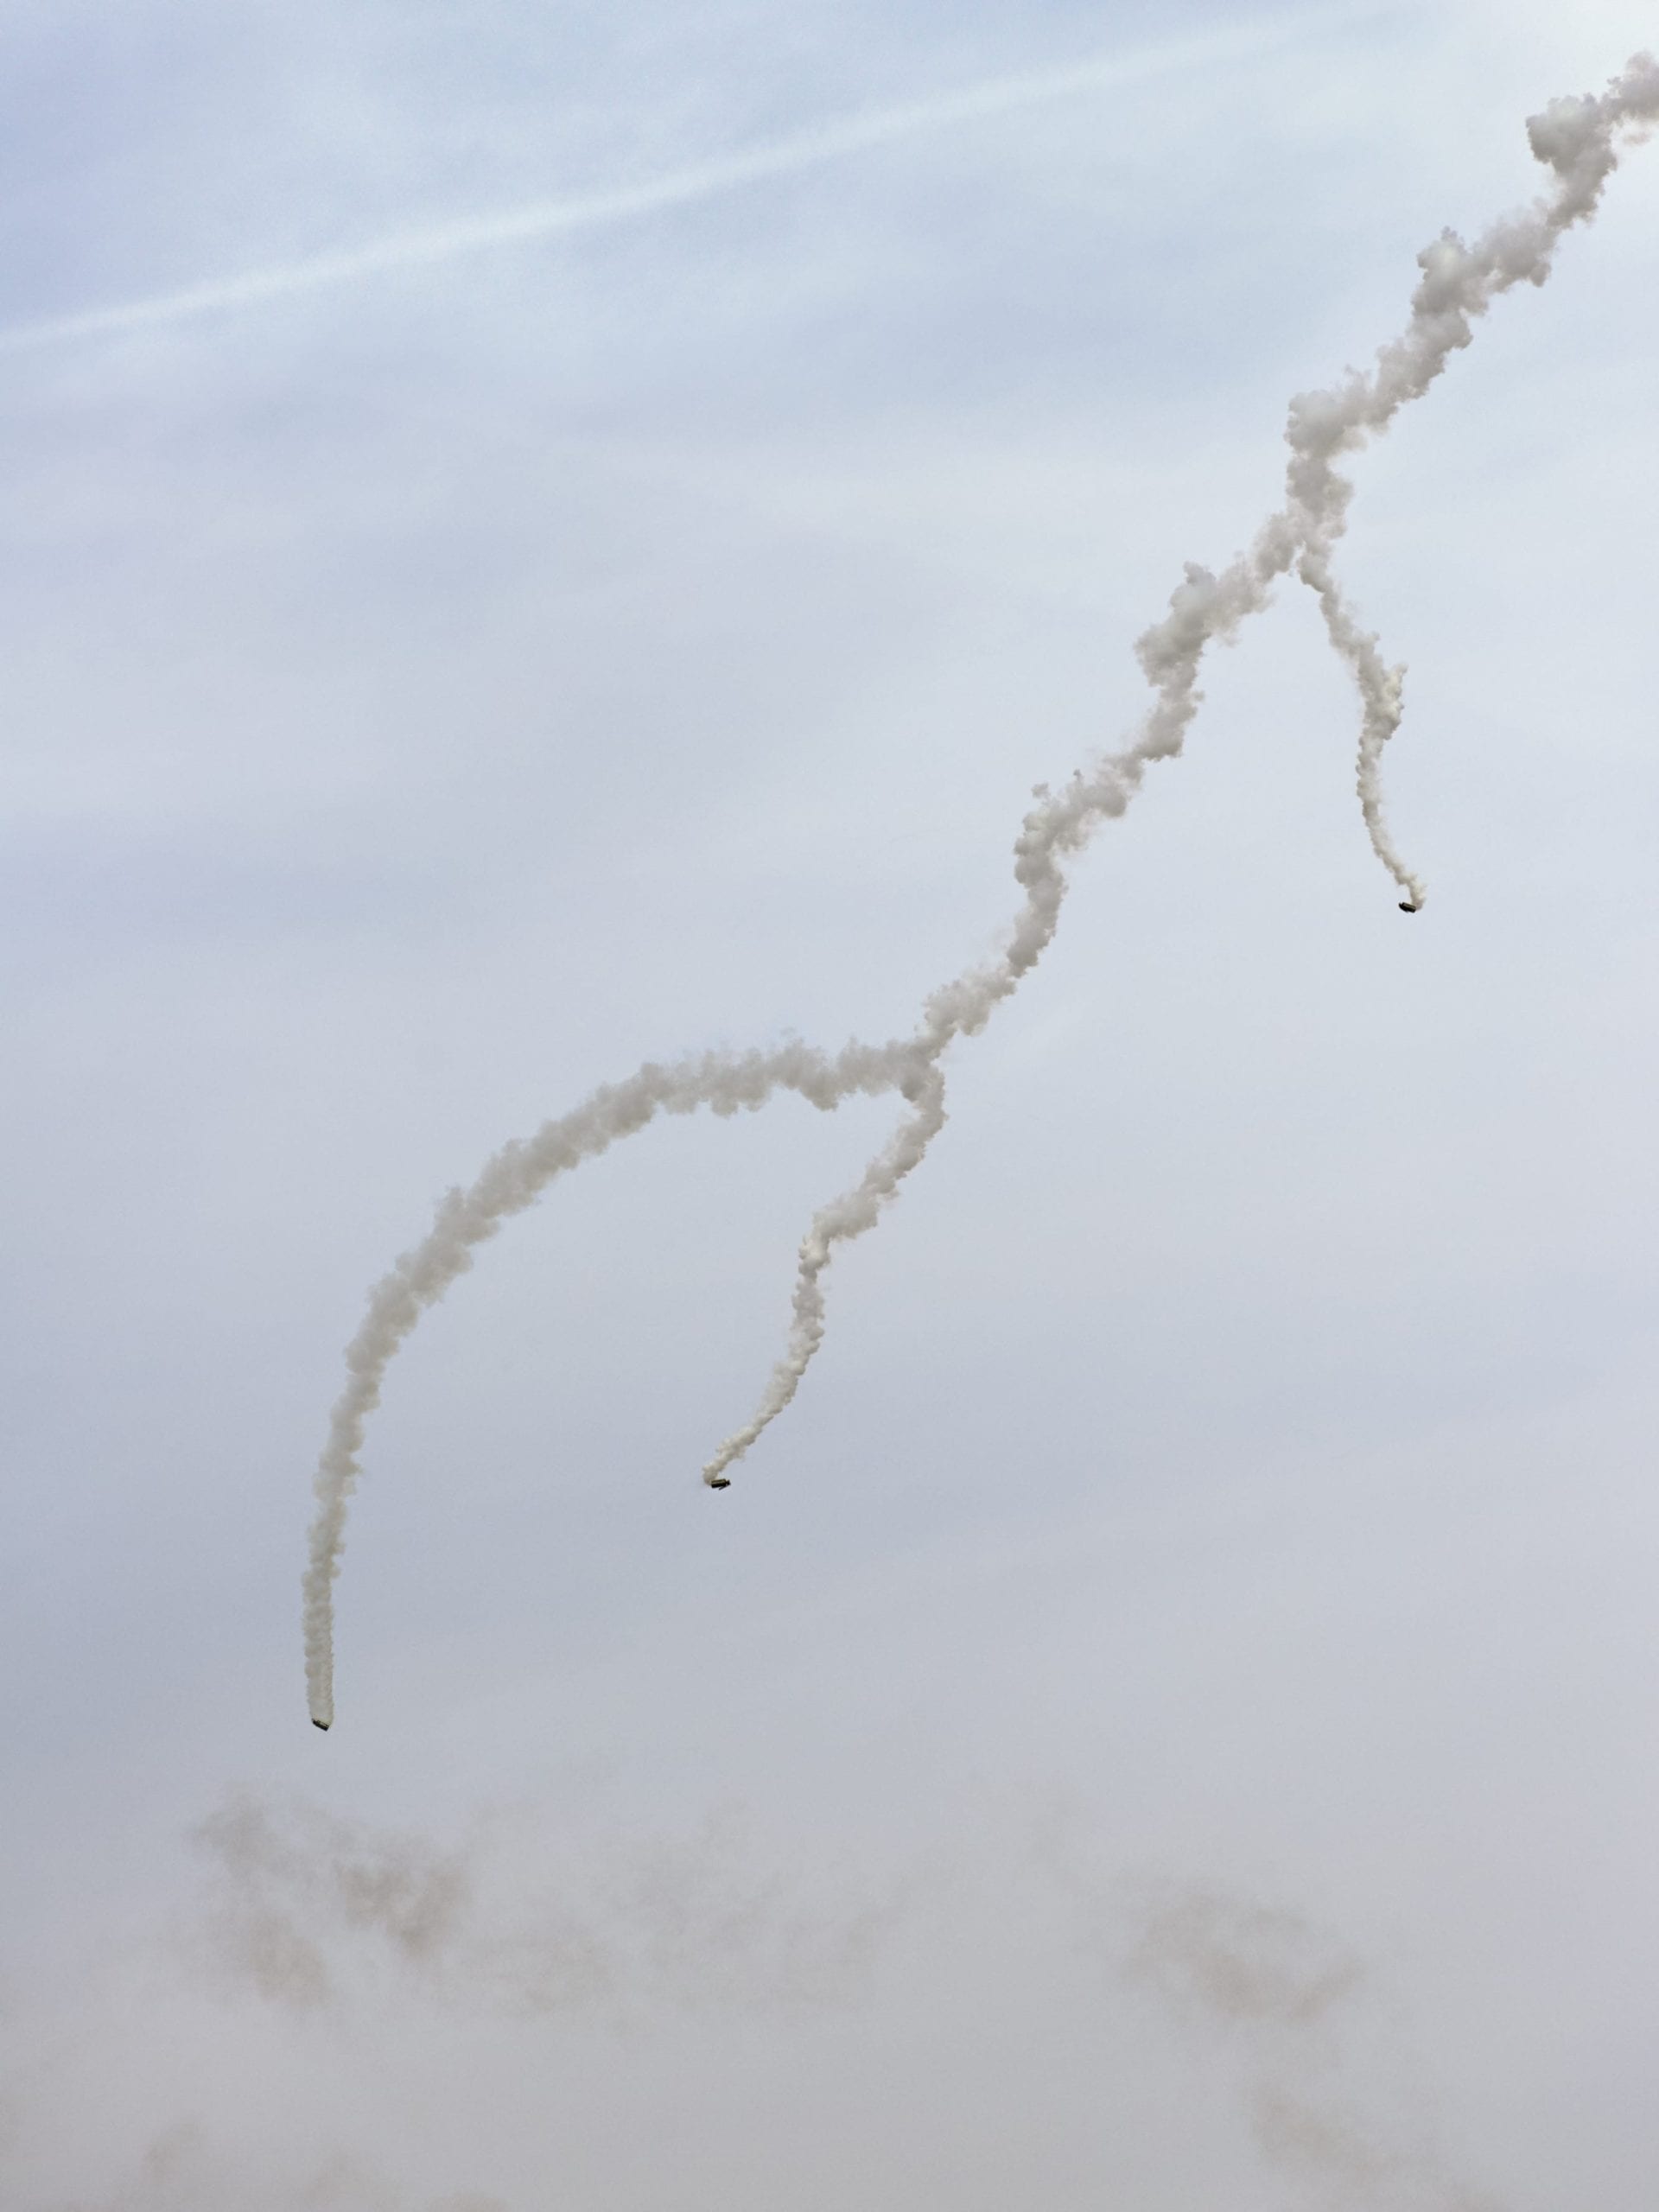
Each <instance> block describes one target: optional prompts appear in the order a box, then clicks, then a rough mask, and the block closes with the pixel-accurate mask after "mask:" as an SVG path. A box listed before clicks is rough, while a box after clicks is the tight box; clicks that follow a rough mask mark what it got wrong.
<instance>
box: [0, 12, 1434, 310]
mask: <svg viewBox="0 0 1659 2212" xmlns="http://www.w3.org/2000/svg"><path fill="white" fill-rule="evenodd" d="M1393 12H1395V10H1394V9H1392V8H1390V7H1389V6H1387V5H1385V4H1379V0H1370V4H1363V5H1358V6H1350V7H1336V8H1321V9H1314V10H1304V11H1302V12H1300V13H1297V14H1294V15H1287V16H1274V17H1272V18H1270V19H1269V20H1268V21H1267V22H1255V23H1248V24H1246V23H1241V24H1237V25H1235V26H1232V27H1230V28H1229V29H1224V30H1217V31H1207V32H1204V33H1201V34H1199V35H1197V36H1195V37H1192V38H1186V39H1173V40H1170V41H1166V42H1163V43H1160V44H1159V45H1156V46H1148V47H1141V48H1136V49H1135V51H1133V52H1131V53H1128V54H1100V55H1096V56H1095V57H1093V58H1092V59H1090V60H1087V61H1081V62H1076V63H1073V64H1071V66H1069V67H1065V68H1060V69H1046V70H1036V71H1030V72H1027V73H1025V74H1023V75H1020V76H1013V77H997V78H993V79H989V80H988V81H987V82H982V83H980V84H977V85H969V86H963V88H962V89H961V90H960V91H958V92H944V93H939V94H936V95H935V96H934V97H933V98H931V99H925V100H912V101H908V102H906V103H905V104H903V105H899V106H895V107H883V108H874V109H871V110H869V111H867V112H865V113H864V114H861V115H856V114H855V115H850V116H845V117H842V118H841V119H840V120H838V121H836V122H832V123H825V124H819V125H817V127H816V128H815V129H813V130H804V131H799V132H797V133H795V134H793V135H792V136H791V137H787V138H779V139H774V140H773V141H772V143H770V144H768V145H763V146H754V147H751V148H749V149H747V151H744V152H740V153H735V154H726V155H721V156H717V157H716V158H715V159H714V160H712V161H707V162H697V163H696V164H695V165H694V166H692V167H690V168H683V169H673V170H670V171H669V172H667V173H666V174H665V175H661V176H655V177H646V178H644V179H642V180H641V181H640V182H639V183H638V184H627V185H617V186H613V187H611V188H606V189H601V190H599V191H595V192H587V193H579V194H574V195H572V196H571V197H569V198H568V199H561V200H536V201H533V202H531V204H530V205H529V206H528V207H515V208H506V209H503V210H502V211H501V212H500V213H497V214H493V215H479V216H474V217H469V218H467V219H464V220H461V221H458V222H453V223H442V224H438V225H435V226H433V227H432V228H430V229H428V230H421V231H408V232H403V233H401V234H399V233H394V234H393V235H392V236H391V237H390V238H374V239H371V240H370V241H369V243H368V244H367V245H360V246H349V247H346V248H343V249H341V250H340V251H336V252H333V253H320V254H311V255H308V256H307V257H305V258H304V259H303V260H301V261H289V262H283V263H280V264H277V265H276V266H275V267H272V268H269V269H255V270H248V271H246V272H245V274H244V275H242V276H239V277H221V278H214V279H212V280H210V281H208V282H207V283H200V284H191V285H188V286H186V287H185V288H184V289H182V290H180V291H176V292H163V293H159V294H157V295H156V296H155V297H153V298H151V299H145V300H129V301H125V302H121V303H118V304H117V305H116V306H113V307H107V308H88V309H86V311H85V312H83V313H80V314H77V315H57V316H54V317H52V318H50V319H49V320H45V321H39V322H32V323H24V324H20V325H18V326H17V327H14V328H12V329H10V330H0V353H20V352H24V351H31V350H33V349H34V348H35V347H38V346H52V345H58V344H61V343H63V342H64V341H66V340H71V339H77V338H112V337H119V336H120V335H121V334H123V333H124V332H129V331H139V330H148V329H151V328H154V327H156V326H157V325H159V324H164V323H173V322H184V321H189V320H190V319H191V318H193V317H194V316H196V315H207V314H210V313H212V312H213V310H215V309H219V308H244V307H257V306H259V305H261V304H262V303H263V302H265V301H268V300H280V299H290V298H293V297H294V296H296V295H298V294H300V293H303V292H317V291H324V290H327V289H330V288H332V287H334V286H338V285H344V284H351V283H356V282H358V281H359V280H360V279H362V278H364V277H378V276H382V275H385V274H387V273H389V272H391V271H392V270H399V269H416V268H427V267H430V266H432V265H433V264H436V263H440V262H445V261H453V260H456V259H458V258H459V257H461V256H463V255H466V254H471V253H480V252H482V251H485V250H486V249H487V248H489V247H492V246H504V245H524V244H525V243H527V242H529V241H531V240H533V239H537V238H562V237H570V236H573V235H574V234H575V233H576V232H582V231H597V230H605V229H608V228H610V227H611V226H613V225H615V224H618V223H626V222H633V221H637V220H639V219H640V218H641V217H643V216H647V215H655V214H661V213H666V212H667V211H668V210H670V209H671V208H675V207H690V206H691V205H693V204H695V203H696V201H699V200H714V199H717V198H719V197H721V195H722V194H726V193H729V192H737V191H741V189H743V188H744V187H746V186H747V185H753V184H761V183H764V182H766V181H767V180H768V179H770V178H772V177H782V176H790V175H795V174H797V173H798V172H799V171H802V170H805V169H811V168H820V167H822V166H823V164H824V163H826V162H836V161H842V160H844V159H846V158H847V157H848V156H850V155H854V154H860V153H863V152H865V151H867V150H868V149H870V148H873V147H877V146H887V145H893V144H897V143H899V142H900V141H902V140H904V139H906V138H916V137H923V136H925V134H927V133H929V132H931V131H936V130H950V129H953V128H955V127H956V126H957V125H959V124H969V123H978V122H982V121H985V120H987V119H988V118H992V117H995V116H999V115H1011V114H1014V113H1015V112H1017V111H1019V110H1020V109H1022V108H1033V107H1042V106H1046V105H1052V104H1053V103H1054V102H1056V101H1060V100H1070V99H1081V98H1084V97H1085V96H1086V95H1087V94H1089V93H1091V92H1109V91H1113V90H1115V89H1117V88H1119V87H1121V86H1131V85H1138V84H1145V83H1148V82H1150V81H1151V80H1152V79H1154V78H1157V77H1167V76H1174V75H1178V74H1179V73H1181V72H1182V71H1184V70H1192V69H1201V68H1213V67H1217V66H1218V65H1220V64H1222V63H1224V62H1228V61H1236V60H1245V59H1246V58H1248V57H1249V56H1250V55H1253V54H1269V53H1272V52H1273V51H1274V50H1275V49H1276V48H1279V47H1281V46H1285V45H1287V44H1290V43H1292V42H1294V41H1296V40H1298V39H1301V38H1306V37H1307V36H1308V35H1310V34H1313V33H1317V32H1319V31H1325V30H1333V29H1342V28H1344V27H1346V26H1348V25H1350V24H1351V23H1353V22H1357V21H1358V22H1363V21H1366V20H1369V19H1371V18H1373V17H1376V16H1379V15H1386V14H1390V13H1393Z"/></svg>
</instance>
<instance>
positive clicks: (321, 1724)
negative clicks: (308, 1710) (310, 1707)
mask: <svg viewBox="0 0 1659 2212" xmlns="http://www.w3.org/2000/svg"><path fill="white" fill-rule="evenodd" d="M311 1726H313V1727H314V1728H321V1729H322V1730H323V1731H324V1732H325V1733H326V1732H327V1728H328V1723H327V1721H326V1720H319V1719H318V1718H317V1716H316V1714H315V1713H313V1714H312V1716H311Z"/></svg>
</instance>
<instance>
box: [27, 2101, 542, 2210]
mask: <svg viewBox="0 0 1659 2212" xmlns="http://www.w3.org/2000/svg"><path fill="white" fill-rule="evenodd" d="M230 2206H235V2207H237V2208H238V2212H508V2208H507V2206H506V2204H505V2202H503V2200H502V2199H501V2198H500V2197H499V2196H480V2195H479V2194H478V2192H477V2191H475V2190H462V2191H461V2193H460V2194H459V2195H458V2196H457V2195H453V2194H452V2195H448V2196H440V2197H431V2196H426V2195H425V2194H424V2193H423V2194H422V2196H420V2197H419V2198H418V2199H417V2200H411V2199H410V2197H409V2196H406V2195H405V2194H404V2191H403V2190H400V2189H397V2188H396V2187H394V2186H393V2185H392V2184H391V2183H390V2182H387V2181H386V2180H385V2179H383V2178H382V2177H381V2176H380V2175H378V2174H377V2173H376V2172H375V2171H373V2169H372V2168H371V2167H369V2166H365V2164H362V2163H361V2161H360V2160H359V2159H356V2158H348V2157H346V2156H344V2155H343V2154H340V2155H336V2156H334V2157H333V2158H327V2159H325V2160H324V2161H323V2162H322V2164H321V2165H318V2166H315V2167H313V2168H312V2169H311V2170H310V2171H308V2172H303V2173H302V2174H299V2175H296V2176H295V2177H293V2178H292V2179H285V2180H283V2179H274V2178H273V2177H272V2176H271V2175H270V2172H269V2171H257V2172H256V2171H250V2170H249V2168H248V2166H247V2165H246V2164H245V2162H243V2161H240V2160H233V2159H231V2158H226V2156H225V2155H224V2154H223V2153H222V2152H219V2151H218V2150H217V2149H216V2148H215V2147H214V2145H213V2143H212V2142H211V2141H210V2140H209V2139H208V2138H207V2135H205V2134H204V2133H203V2132H202V2130H201V2129H200V2128H199V2127H197V2126H194V2124H193V2123H191V2122H189V2121H183V2122H181V2123H180V2125H178V2126H175V2127H169V2128H168V2129H167V2131H166V2132H165V2133H163V2134H161V2135H158V2136H157V2137H156V2140H155V2141H154V2142H153V2143H152V2144H151V2145H149V2149H148V2150H147V2151H146V2152H144V2154H143V2158H141V2159H140V2160H139V2162H138V2165H137V2171H136V2172H135V2173H134V2174H133V2175H132V2176H131V2177H130V2180H129V2181H128V2182H127V2183H125V2184H124V2186H123V2187H122V2188H121V2189H119V2190H118V2191H117V2192H116V2194H115V2195H114V2196H105V2197H104V2198H102V2199H101V2200H100V2202H99V2205H98V2206H97V2207H96V2208H94V2207H93V2206H92V2204H90V2203H89V2202H87V2201H86V2199H85V2198H77V2199H75V2200H73V2202H69V2203H60V2204H59V2205H58V2206H57V2207H55V2208H54V2212H226V2208H227V2207H230Z"/></svg>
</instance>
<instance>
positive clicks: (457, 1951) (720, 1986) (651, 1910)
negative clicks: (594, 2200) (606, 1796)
mask: <svg viewBox="0 0 1659 2212" xmlns="http://www.w3.org/2000/svg"><path fill="white" fill-rule="evenodd" d="M196 1841H197V1843H198V1845H199V1846H200V1848H201V1849H202V1851H203V1852H204V1853H205V1855H206V1857H207V1861H208V1864H209V1866H210V1869H211V1874H212V1902H211V1904H210V1907H209V1910H208V1913H207V1918H206V1920H205V1923H203V1925H202V1928H201V1929H200V1935H199V1937H198V1938H197V1939H196V1940H195V1941H194V1942H193V1945H192V1948H193V1949H194V1950H195V1951H196V1953H197V1954H198V1955H201V1956H204V1957H205V1959H206V1961H207V1963H208V1964H209V1966H210V1967H211V1968H212V1970H213V1973H214V1974H215V1975H216V1976H223V1977H226V1978H227V1979H228V1980H229V1981H230V1982H231V1983H232V1986H238V1987H246V1988H251V1990H253V1991H254V1992H255V1993H257V1994H258V1995H259V1996H261V1997H263V1998H264V1999H267V2000H268V2001H269V2002H270V2003H272V2004H276V2005H281V2006H282V2007H283V2008H284V2009H285V2010H288V2011H291V2012H300V2013H304V2012H315V2011H318V2010H320V2009H321V2008H322V2007H324V2006H326V2005H331V2004H334V2003H336V2002H338V2001H340V1999H341V1998H342V1996H343V1994H344V1990H345V1987H346V1984H345V1983H343V1982H342V1978H341V1969H342V1966H346V1967H347V1968H348V1969H349V1967H351V1966H352V1965H353V1964H355V1966H356V1967H359V1968H362V1969H367V1970H368V1971H370V1972H371V1973H372V1972H373V1971H374V1970H375V1969H376V1968H384V1967H385V1966H387V1965H390V1966H391V1968H392V1970H393V1971H394V1973H396V1974H397V1976H398V1979H399V1982H400V1985H401V1986H403V1987H404V1988H405V1989H411V1988H417V1989H419V1990H420V1991H421V1992H422V1993H424V1994H425V1995H427V1996H428V1997H429V1998H431V1999H434V2000H435V2001H436V2002H438V2003H440V2004H442V2005H452V2006H457V2007H460V2008H462V2009H469V2010H473V2011H480V2010H481V2011H483V2012H486V2013H498V2014H505V2015H506V2016H508V2017H511V2018H521V2019H522V2018H541V2017H544V2016H553V2015H558V2014H580V2015H593V2014H598V2015H601V2016H603V2017H607V2018H612V2019H613V2020H615V2019H630V2018H635V2017H637V2016H639V2015H641V2014H642V2013H645V2012H655V2011H661V2010H663V2009H664V2008H666V2009H668V2010H671V2011H674V2012H689V2013H693V2014H696V2013H707V2012H728V2011H735V2012H739V2013H741V2014H748V2013H752V2012H756V2011H763V2012H765V2011H776V2010H779V2009H782V2010H784V2011H790V2010H793V2009H797V2008H800V2007H807V2008H818V2007H823V2006H826V2005H827V2006H831V2007H835V2006H840V2005H845V2004H847V2003H849V2002H850V2001H852V2000H853V1999H855V1998H856V1997H857V1996H859V1995H860V1994H861V1993H863V1991H864V1990H865V1988H866V1986H867V1985H868V1979H869V1975H870V1973H871V1970H872V1968H873V1967H874V1963H875V1961H876V1960H877V1958H878V1956H879V1955H880V1953H881V1951H882V1949H883V1948H884V1946H885V1944H886V1942H887V1939H888V1938H889V1937H890V1936H892V1934H893V1932H894V1930H895V1929H896V1928H897V1926H898V1924H899V1922H900V1921H901V1919H902V1918H903V1916H904V1914H905V1910H906V1905H907V1904H908V1902H909V1899H910V1897H911V1894H912V1890H913V1887H914V1885H913V1882H912V1880H911V1879H910V1878H907V1877H904V1876H899V1877H896V1878H891V1879H888V1880H887V1881H884V1882H883V1883H881V1884H880V1885H877V1886H876V1887H875V1888H874V1889H869V1888H862V1889H861V1888H860V1887H858V1886H857V1885H850V1884H848V1883H846V1882H844V1881H843V1882H840V1883H837V1884H836V1885H835V1886H834V1887H832V1888H831V1889H830V1891H829V1894H827V1895H826V1894H824V1892H823V1889H822V1888H821V1887H820V1888H819V1890H818V1891H817V1894H816V1895H812V1896H810V1897H809V1896H808V1895H807V1893H806V1891H805V1890H804V1886H803V1884H804V1882H806V1883H807V1884H810V1880H811V1873H812V1870H811V1869H810V1868H806V1869H803V1868H802V1867H801V1866H799V1864H798V1860H794V1855H793V1854H791V1859H792V1860H793V1861H794V1863H791V1867H790V1871H789V1872H788V1873H787V1874H785V1872H783V1871H782V1870H781V1868H780V1866H777V1865H774V1864H772V1863H770V1862H769V1861H768V1859H766V1856H765V1855H764V1854H763V1853H760V1851H759V1850H758V1849H757V1847H756V1846H755V1844H754V1842H753V1840H752V1839H751V1838H750V1837H749V1836H748V1835H747V1834H746V1833H745V1829H744V1826H743V1824H742V1823H741V1821H738V1820H737V1819H736V1818H735V1816H734V1815H715V1816H714V1817H712V1818H710V1819H709V1820H708V1821H705V1822H704V1823H703V1824H702V1826H701V1827H700V1828H698V1829H697V1830H696V1831H695V1832H693V1833H692V1834H690V1835H686V1836H663V1835H653V1836H645V1837H642V1836H638V1835H628V1834H614V1833H612V1834H606V1835H604V1836H603V1837H602V1838H594V1839H591V1840H588V1841H586V1842H583V1841H582V1840H572V1839H570V1838H569V1837H568V1836H565V1837H562V1836H560V1835H559V1834H556V1833H554V1832H553V1831H552V1830H551V1829H550V1827H549V1826H548V1824H547V1823H546V1822H545V1821H542V1820H539V1819H530V1818H524V1819H521V1820H520V1821H518V1822H517V1823H514V1822H511V1821H505V1820H503V1819H500V1818H499V1817H498V1818H496V1819H493V1820H486V1821H480V1823H478V1824H477V1826H476V1827H475V1828H474V1833H473V1834H472V1836H471V1837H470V1838H469V1839H468V1840H467V1842H466V1843H464V1844H462V1845H459V1846H441V1845H439V1844H436V1843H435V1842H433V1841H431V1840H429V1839H428V1838H425V1837H422V1836H416V1835H408V1834H400V1833H398V1832H396V1831H392V1830H387V1829H376V1828H371V1827H364V1826H361V1825H359V1824H358V1823H354V1822H350V1821H341V1820H338V1819H336V1818H334V1816H333V1815H329V1814H327V1813H323V1812H321V1811H319V1810H318V1809H316V1808H314V1807H308V1806H296V1807H291V1808H288V1809H287V1810H286V1811H284V1812H277V1811H275V1810H273V1809H272V1808H270V1807H269V1806H267V1805H265V1804H263V1803H261V1802H258V1801H257V1800H255V1799H252V1798H247V1797H238V1798H235V1799H232V1801H231V1802H228V1803H227V1804H226V1805H225V1806H223V1807H222V1808H220V1809H219V1811H218V1812H217V1813H215V1814H214V1815H213V1816H212V1818H211V1819H209V1820H208V1821H205V1822H204V1823H203V1824H202V1826H201V1827H200V1828H199V1829H198V1830H197V1832H196Z"/></svg>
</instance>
